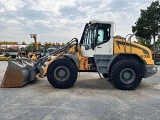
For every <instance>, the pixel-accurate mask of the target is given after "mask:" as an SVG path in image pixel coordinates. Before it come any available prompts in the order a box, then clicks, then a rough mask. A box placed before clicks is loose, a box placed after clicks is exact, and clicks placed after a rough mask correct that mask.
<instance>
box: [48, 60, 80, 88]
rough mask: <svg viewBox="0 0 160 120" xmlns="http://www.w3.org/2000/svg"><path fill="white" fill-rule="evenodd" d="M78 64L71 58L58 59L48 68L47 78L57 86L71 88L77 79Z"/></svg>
mask: <svg viewBox="0 0 160 120" xmlns="http://www.w3.org/2000/svg"><path fill="white" fill-rule="evenodd" d="M77 75H78V71H77V66H75V64H74V63H73V62H72V61H71V60H69V59H65V58H62V59H57V60H55V61H53V62H52V63H51V64H50V65H49V67H48V69H47V79H48V81H49V83H50V84H51V85H52V86H54V87H56V88H69V87H71V86H73V85H74V83H75V81H76V79H77Z"/></svg>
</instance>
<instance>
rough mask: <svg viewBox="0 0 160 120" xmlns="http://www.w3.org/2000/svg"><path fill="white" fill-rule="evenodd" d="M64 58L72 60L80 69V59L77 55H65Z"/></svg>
mask: <svg viewBox="0 0 160 120" xmlns="http://www.w3.org/2000/svg"><path fill="white" fill-rule="evenodd" d="M63 56H65V57H68V58H70V59H71V60H72V61H73V62H74V63H75V64H76V65H77V67H78V68H79V64H80V63H79V59H78V57H77V55H76V54H63Z"/></svg>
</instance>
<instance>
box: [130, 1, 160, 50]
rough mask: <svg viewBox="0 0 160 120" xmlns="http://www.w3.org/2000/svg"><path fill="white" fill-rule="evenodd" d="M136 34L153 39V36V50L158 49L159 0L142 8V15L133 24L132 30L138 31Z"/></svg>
mask: <svg viewBox="0 0 160 120" xmlns="http://www.w3.org/2000/svg"><path fill="white" fill-rule="evenodd" d="M136 30H137V33H136V36H138V37H140V38H143V39H146V40H151V38H153V43H154V44H153V45H154V47H153V50H154V51H156V44H155V43H156V36H157V35H158V32H159V31H160V3H159V0H156V1H153V2H152V3H151V5H150V6H149V7H147V9H145V10H142V9H141V14H140V17H139V18H138V19H137V21H136V22H135V26H132V31H133V32H134V31H136Z"/></svg>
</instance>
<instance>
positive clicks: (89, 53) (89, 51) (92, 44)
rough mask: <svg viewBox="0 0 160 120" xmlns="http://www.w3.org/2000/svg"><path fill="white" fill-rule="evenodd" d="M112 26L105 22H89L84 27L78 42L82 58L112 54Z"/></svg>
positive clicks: (110, 23) (111, 23)
mask: <svg viewBox="0 0 160 120" xmlns="http://www.w3.org/2000/svg"><path fill="white" fill-rule="evenodd" d="M113 24H114V23H113V22H106V21H90V22H89V23H87V24H86V25H85V28H84V31H83V34H82V37H81V40H80V46H81V52H82V55H83V56H85V57H93V55H97V54H101V55H111V54H113Z"/></svg>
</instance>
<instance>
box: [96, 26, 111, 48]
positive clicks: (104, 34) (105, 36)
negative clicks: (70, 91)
mask: <svg viewBox="0 0 160 120" xmlns="http://www.w3.org/2000/svg"><path fill="white" fill-rule="evenodd" d="M110 29H111V25H110V24H99V26H98V38H97V44H96V45H97V46H98V45H100V44H103V43H105V42H108V41H109V40H110V38H111V36H110Z"/></svg>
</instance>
